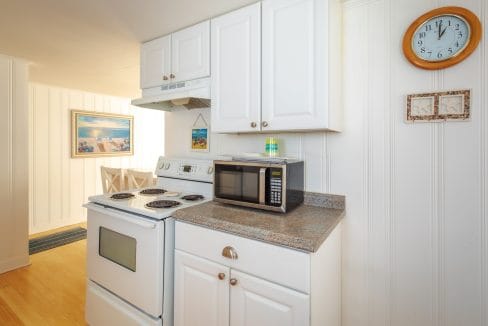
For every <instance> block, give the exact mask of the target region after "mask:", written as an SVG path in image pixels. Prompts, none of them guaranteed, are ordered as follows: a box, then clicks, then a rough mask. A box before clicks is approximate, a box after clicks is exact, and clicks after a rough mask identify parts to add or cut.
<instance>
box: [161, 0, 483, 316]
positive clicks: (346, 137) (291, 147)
mask: <svg viewBox="0 0 488 326" xmlns="http://www.w3.org/2000/svg"><path fill="white" fill-rule="evenodd" d="M446 5H458V6H463V7H467V8H469V9H470V10H472V11H473V12H475V13H476V14H477V15H478V16H479V17H480V19H481V20H482V24H483V26H488V3H486V1H484V0H453V1H449V2H447V1H445V0H442V1H440V0H431V1H424V0H350V1H345V2H344V11H343V13H344V17H343V19H344V26H343V62H344V66H343V78H344V81H343V82H344V87H343V91H344V131H343V132H342V133H322V132H314V133H285V134H273V135H221V134H211V139H210V149H211V150H210V153H208V154H204V153H193V152H191V151H190V150H189V148H190V141H191V136H190V129H191V126H192V124H193V122H194V121H195V119H196V117H197V115H198V113H202V114H203V116H204V117H205V119H206V120H207V121H210V116H209V110H208V109H206V110H196V111H181V112H176V113H170V114H167V118H166V131H167V134H166V137H167V143H166V152H167V154H169V155H183V156H193V157H206V156H215V155H225V154H237V153H243V152H263V151H264V144H265V139H266V137H268V136H277V137H279V138H280V139H281V146H280V151H281V153H282V154H284V155H286V156H294V157H297V158H300V159H303V160H305V162H306V171H305V174H306V189H307V190H309V191H322V192H331V193H336V194H345V195H346V198H347V199H346V202H347V217H346V219H345V221H344V228H343V285H342V286H343V295H342V298H343V302H342V309H343V310H342V318H343V325H344V326H358V325H367V326H378V325H393V326H411V325H416V326H424V325H425V326H464V325H470V326H486V325H488V313H487V311H488V206H487V201H488V195H487V194H488V191H487V190H488V172H487V171H488V131H487V128H488V113H487V110H486V106H487V105H488V100H487V96H488V59H487V54H486V53H487V52H488V45H487V42H486V36H485V35H486V29H485V31H484V33H483V40H482V42H481V43H480V46H479V48H478V49H477V50H476V51H475V52H474V54H473V55H472V56H470V57H469V58H468V59H467V60H465V61H464V62H462V63H460V64H458V65H456V66H454V67H451V68H448V69H445V70H442V71H425V70H422V69H418V68H415V67H414V66H412V65H411V64H409V63H408V61H407V60H406V59H405V58H404V56H403V53H402V50H401V41H402V38H403V33H404V32H405V30H406V28H407V27H408V26H409V24H410V23H411V22H412V21H413V20H415V19H416V18H417V17H418V16H420V15H421V14H423V13H424V12H426V11H428V10H431V9H433V8H436V7H440V6H446ZM460 88H461V89H465V88H469V89H471V90H472V106H471V109H472V118H471V120H470V121H463V122H447V123H415V124H406V123H404V106H405V96H406V94H409V93H415V92H428V91H431V90H449V89H460ZM175 139H177V140H179V141H174V140H175Z"/></svg>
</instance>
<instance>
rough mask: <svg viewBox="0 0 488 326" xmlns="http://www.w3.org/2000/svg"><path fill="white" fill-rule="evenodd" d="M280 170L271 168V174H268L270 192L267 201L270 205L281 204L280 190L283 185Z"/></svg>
mask: <svg viewBox="0 0 488 326" xmlns="http://www.w3.org/2000/svg"><path fill="white" fill-rule="evenodd" d="M282 180H283V178H282V170H281V169H272V170H271V176H270V188H271V189H270V192H269V196H270V198H269V202H270V204H272V205H276V206H280V205H281V190H282V187H283V184H282Z"/></svg>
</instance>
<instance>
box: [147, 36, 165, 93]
mask: <svg viewBox="0 0 488 326" xmlns="http://www.w3.org/2000/svg"><path fill="white" fill-rule="evenodd" d="M170 70H171V35H168V36H165V37H161V38H158V39H156V40H153V41H150V42H147V43H144V44H142V46H141V88H142V89H144V88H150V87H156V86H160V85H163V84H166V83H169V80H170V78H169V75H170V73H171V72H170Z"/></svg>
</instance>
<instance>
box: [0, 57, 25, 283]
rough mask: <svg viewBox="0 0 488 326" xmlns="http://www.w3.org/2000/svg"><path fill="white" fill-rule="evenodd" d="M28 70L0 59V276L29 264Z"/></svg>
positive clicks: (23, 64) (16, 63) (15, 60)
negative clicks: (0, 150)
mask: <svg viewBox="0 0 488 326" xmlns="http://www.w3.org/2000/svg"><path fill="white" fill-rule="evenodd" d="M27 70H28V64H27V62H24V61H21V60H18V59H14V58H11V57H6V56H3V55H0V114H1V118H0V148H1V149H2V153H1V155H0V207H1V211H0V273H3V272H5V271H8V270H11V269H14V268H17V267H21V266H25V265H27V264H29V253H28V248H27V238H28V208H27V196H28V179H27V175H28V158H27V155H28V151H27V142H28V136H27V123H28V108H27V78H28V74H27Z"/></svg>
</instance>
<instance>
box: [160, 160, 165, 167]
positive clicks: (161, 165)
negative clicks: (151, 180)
mask: <svg viewBox="0 0 488 326" xmlns="http://www.w3.org/2000/svg"><path fill="white" fill-rule="evenodd" d="M164 165H165V163H164V161H163V162H161V164H159V168H160V169H162V168H164Z"/></svg>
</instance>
